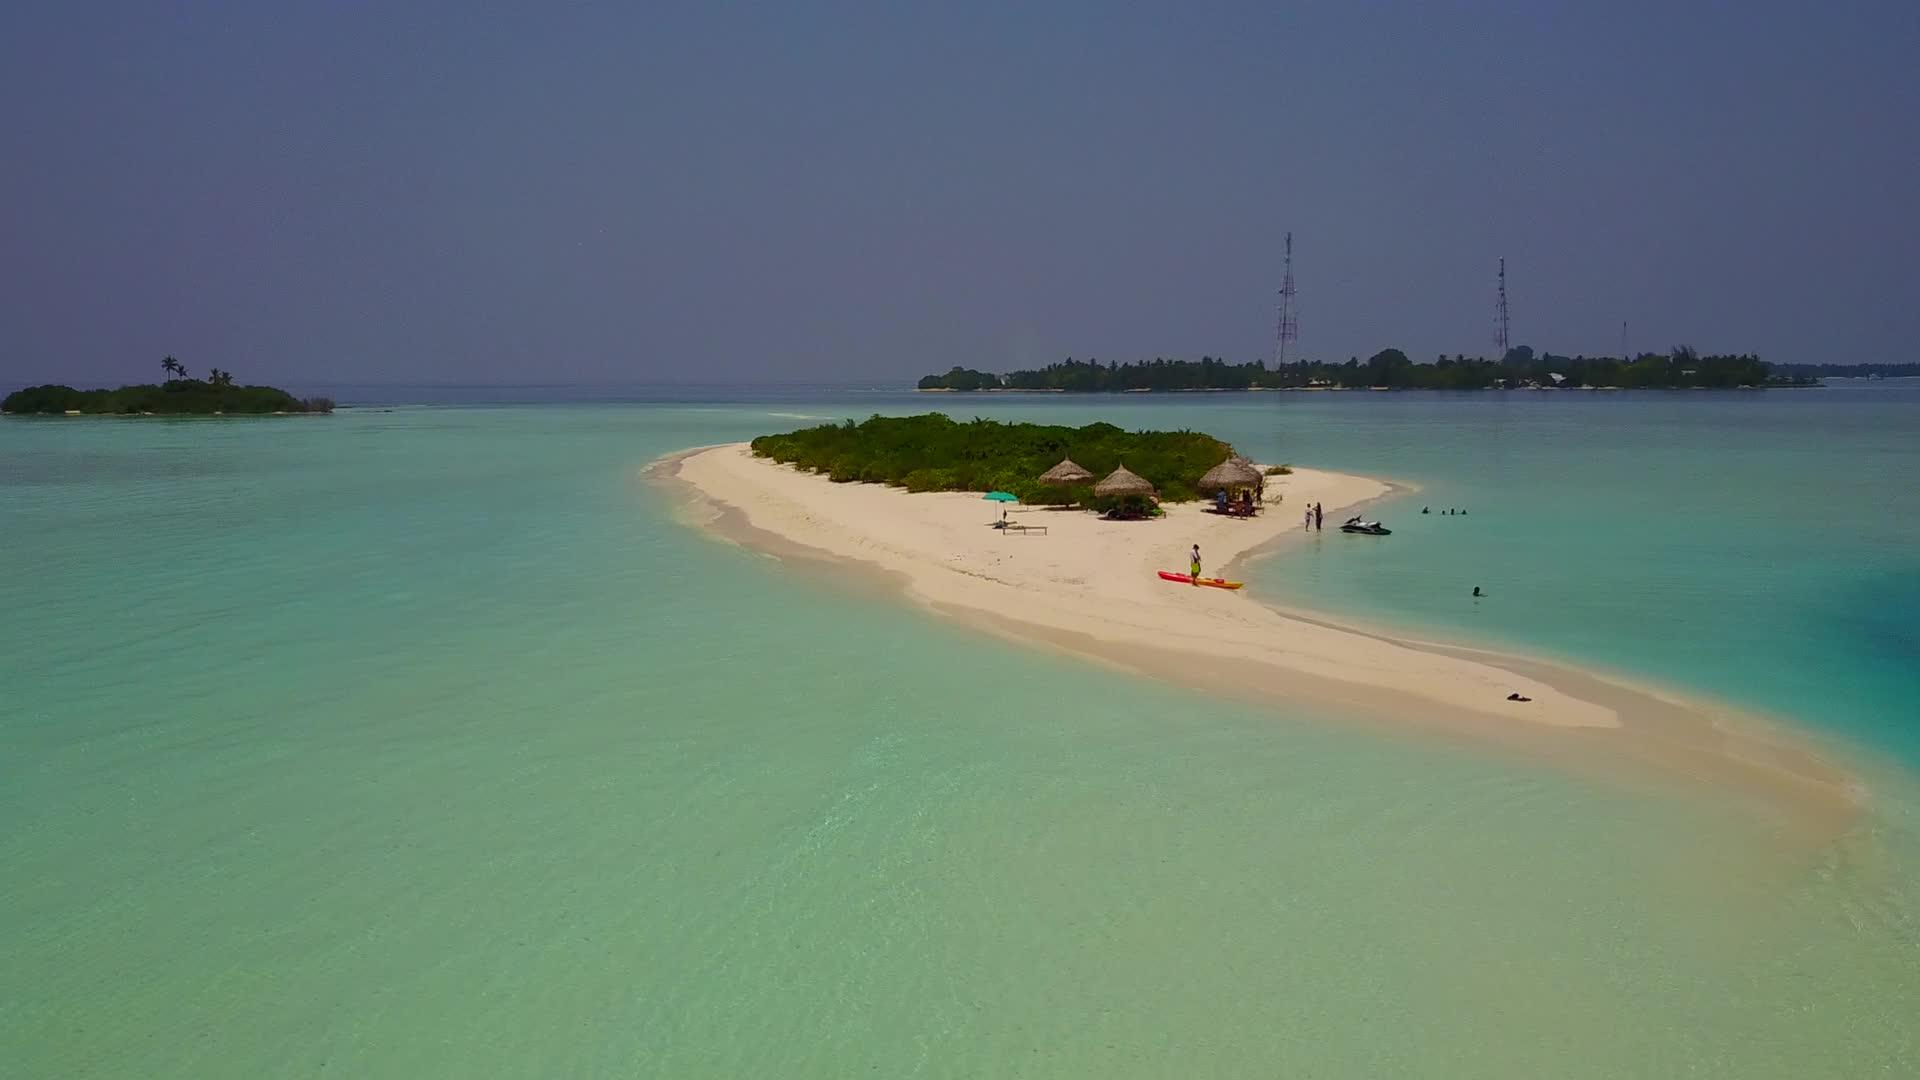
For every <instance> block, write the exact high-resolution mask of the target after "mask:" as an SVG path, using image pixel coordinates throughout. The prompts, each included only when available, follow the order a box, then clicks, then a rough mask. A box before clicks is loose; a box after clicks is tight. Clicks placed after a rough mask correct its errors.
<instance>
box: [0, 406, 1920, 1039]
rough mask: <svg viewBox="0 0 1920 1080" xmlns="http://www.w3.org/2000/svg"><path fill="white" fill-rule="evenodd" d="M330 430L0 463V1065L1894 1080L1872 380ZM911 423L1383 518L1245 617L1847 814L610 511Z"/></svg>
mask: <svg viewBox="0 0 1920 1080" xmlns="http://www.w3.org/2000/svg"><path fill="white" fill-rule="evenodd" d="M333 396H336V397H338V398H340V399H341V400H343V401H347V402H353V403H355V405H356V407H354V408H350V409H345V410H343V411H341V412H340V413H338V414H336V415H334V416H332V417H326V418H319V417H286V418H259V419H237V418H236V419H230V420H157V419H156V420H109V419H45V420H40V419H20V418H8V419H5V420H0V537H4V540H5V547H4V553H5V558H4V559H0V613H4V617H0V822H4V823H5V826H6V828H5V829H4V831H0V867H5V873H4V875H0V956H4V957H5V958H6V962H5V963H4V964H0V1073H4V1074H6V1075H19V1076H30V1077H54V1076H59V1077H71V1076H141V1077H159V1076H182V1077H219V1076H235V1077H259V1076H281V1075H284V1076H355V1077H360V1076H407V1077H416V1076H431V1075H445V1076H490V1075H497V1076H525V1075H554V1074H563V1075H637V1076H674V1077H683V1076H741V1075H777V1076H820V1077H837V1076H845V1075H850V1074H854V1073H861V1074H868V1075H881V1076H933V1077H946V1076H953V1077H959V1076H980V1075H1020V1076H1066V1077H1074V1076H1101V1077H1111V1076H1168V1075H1179V1076H1193V1077H1202V1076H1222V1077H1228V1076H1247V1075H1313V1076H1378V1075H1449V1076H1452V1075H1463V1076H1516V1077H1517V1076H1527V1077H1537V1076H1557V1077H1582V1076H1595V1077H1598V1076H1651V1075H1690V1076H1712V1077H1719V1076H1725V1077H1768V1076H1782V1077H1788V1076H1791V1077H1822V1076H1832V1077H1854V1076H1862V1075H1911V1074H1915V1073H1920V1029H1917V1028H1916V1025H1914V1023H1913V1021H1912V1018H1913V1017H1915V1016H1920V783H1916V782H1915V780H1914V776H1915V772H1914V770H1915V769H1916V768H1920V710H1917V709H1916V707H1915V705H1914V702H1915V701H1916V700H1917V699H1920V662H1917V661H1920V494H1916V491H1920V485H1914V484H1913V483H1912V482H1911V477H1912V476H1913V475H1914V474H1915V472H1916V470H1920V389H1915V388H1911V387H1906V386H1889V385H1885V384H1875V385H1874V386H1872V387H1871V388H1841V387H1838V386H1836V387H1834V388H1831V389H1825V390H1814V391H1775V392H1763V393H1742V394H1734V393H1726V394H1722V393H1697V394H1630V393H1621V394H1612V393H1607V394H1601V393H1584V394H1576V393H1509V394H1465V395H1440V394H1251V395H1240V394H1233V395H1227V394H1222V395H1179V396H1165V397H1163V396H1155V395H1127V396H1120V397H1099V398H1083V397H1066V396H1058V395H1045V396H1023V395H989V396H979V397H961V396H958V395H915V394H911V393H900V392H894V391H886V390H862V389H857V388H820V387H786V388H768V389H759V390H737V389H722V388H682V389H675V390H659V389H646V388H598V389H589V390H581V389H576V388H551V387H529V388H506V389H500V388H447V387H428V388H404V387H386V388H348V389H345V390H335V391H333ZM931 409H940V410H945V411H950V412H954V413H956V414H957V415H960V416H963V417H965V416H972V415H982V416H993V417H999V418H1007V419H1033V420H1040V421H1047V422H1065V423H1085V422H1089V421H1092V420H1095V419H1105V420H1109V421H1112V422H1114V423H1117V424H1121V425H1122V426H1126V427H1157V428H1169V427H1171V428H1193V429H1197V430H1204V431H1209V432H1212V433H1214V434H1216V435H1219V436H1220V437H1222V438H1225V439H1227V440H1228V441H1230V442H1233V443H1234V444H1235V445H1236V447H1237V448H1239V449H1240V450H1242V451H1243V452H1246V453H1248V454H1250V455H1252V456H1254V457H1255V458H1258V459H1261V460H1279V461H1289V462H1294V463H1298V464H1303V465H1312V466H1319V467H1327V468H1335V469H1345V470H1349V471H1355V472H1361V473H1368V474H1372V475H1379V476H1384V477H1387V478H1390V479H1394V480H1397V481H1401V482H1403V483H1405V484H1408V485H1410V486H1417V487H1418V491H1416V492H1412V493H1410V494H1407V495H1404V496H1401V497H1399V498H1397V499H1395V500H1392V501H1389V502H1387V503H1385V504H1382V505H1380V506H1378V507H1376V508H1374V510H1372V511H1371V512H1370V513H1372V514H1374V515H1377V516H1379V517H1381V518H1382V519H1383V520H1385V521H1386V523H1387V524H1388V525H1389V526H1390V527H1392V528H1393V529H1394V534H1393V535H1392V536H1390V537H1384V538H1374V537H1357V536H1345V535H1341V534H1338V533H1335V532H1331V531H1329V532H1326V533H1324V534H1321V535H1317V536H1313V537H1310V538H1308V539H1307V541H1306V542H1305V544H1303V545H1300V546H1298V547H1296V548H1295V549H1293V550H1290V551H1288V552H1286V553H1284V554H1282V555H1280V556H1277V557H1274V558H1271V559H1266V560H1262V561H1257V562H1254V563H1252V564H1251V565H1249V566H1248V567H1246V577H1247V579H1248V581H1249V583H1250V584H1249V593H1250V594H1252V595H1253V597H1254V598H1255V599H1263V600H1267V601H1271V602H1278V603H1283V604H1287V605H1294V606H1299V607H1304V608H1309V609H1312V610H1316V611H1321V612H1327V613H1330V614H1332V615H1335V616H1336V617H1341V618H1346V619H1351V620H1354V621H1360V622H1365V623H1370V624H1379V625H1385V626H1389V627H1393V628H1396V629H1401V630H1406V631H1409V632H1416V633H1420V634H1426V635H1432V636H1436V637H1441V638H1444V639H1448V640H1462V641H1468V642H1484V643H1487V644H1491V645H1497V646H1500V647H1506V648H1517V649H1520V650H1522V651H1527V652H1531V653H1536V654H1541V655H1549V656H1554V657H1559V658H1566V659H1571V660H1574V661H1577V662H1580V663H1584V664H1589V665H1592V666H1596V667H1599V668H1601V669H1603V670H1608V671H1614V672H1618V673H1621V674H1623V675H1626V676H1629V677H1633V678H1638V679H1642V680H1646V681H1650V682H1653V683H1655V684H1657V685H1663V686H1669V687H1672V688H1674V689H1675V690H1679V691H1682V692H1691V693H1696V694H1703V695H1708V696H1711V697H1715V698H1719V699H1723V700H1726V701H1728V702H1730V703H1733V704H1735V705H1738V706H1741V707H1743V708H1747V709H1751V710H1754V711H1757V712H1759V713H1761V714H1763V715H1766V716H1768V717H1771V718H1774V719H1776V720H1778V721H1779V722H1781V723H1785V724H1789V725H1792V726H1794V727H1795V728H1797V729H1798V730H1800V731H1803V732H1806V733H1807V734H1808V735H1809V736H1810V737H1812V738H1815V739H1816V740H1818V741H1820V742H1822V743H1824V744H1826V745H1828V746H1830V747H1831V748H1832V750H1833V752H1834V754H1835V755H1836V756H1838V757H1840V758H1842V759H1844V760H1847V761H1848V762H1849V763H1851V764H1854V765H1855V766H1856V767H1857V768H1858V769H1859V770H1860V771H1861V772H1862V775H1863V776H1864V777H1865V779H1866V781H1867V783H1868V787H1869V790H1870V791H1871V799H1870V801H1869V803H1868V805H1867V808H1866V810H1865V812H1864V813H1863V815H1862V818H1861V821H1860V822H1859V824H1858V826H1857V827H1856V828H1855V829H1854V830H1853V831H1852V832H1851V833H1850V834H1849V835H1848V836H1846V837H1844V838H1842V839H1841V840H1839V841H1838V842H1835V843H1832V844H1827V845H1822V846H1821V847H1820V848H1819V849H1818V850H1813V851H1799V850H1795V851H1787V852H1780V851H1773V850H1770V849H1769V846H1768V844H1767V843H1766V838H1765V836H1764V834H1763V833H1762V832H1757V831H1756V830H1755V829H1754V828H1753V827H1752V824H1751V822H1749V821H1747V820H1745V811H1744V810H1743V808H1741V807H1739V806H1737V805H1733V804H1729V803H1726V802H1724V801H1722V800H1719V799H1716V798H1713V797H1711V795H1710V794H1706V793H1690V792H1685V791H1668V790H1664V789H1659V790H1647V789H1634V790H1626V789H1625V788H1623V787H1622V786H1618V785H1612V784H1609V783H1606V782H1603V781H1599V780H1595V779H1592V778H1583V777H1578V776H1572V775H1568V774H1566V773H1565V772H1562V771H1559V770H1556V769H1554V768H1552V767H1550V766H1547V765H1543V764H1539V763H1532V762H1528V761H1524V760H1518V759H1516V758H1515V757H1514V756H1512V755H1505V754H1500V753H1496V752H1492V751H1488V750H1486V749H1485V748H1481V747H1476V746H1473V745H1471V744H1468V743H1464V742H1461V741H1457V740H1447V739H1442V738H1435V737H1431V736H1425V735H1421V734H1418V733H1409V734H1400V733H1395V732H1390V731H1382V730H1380V729H1379V728H1378V727H1377V726H1366V725H1356V724H1352V723H1348V722H1346V721H1345V720H1344V719H1343V718H1342V717H1340V716H1337V715H1321V714H1318V713H1316V712H1315V711H1313V710H1312V709H1308V708H1303V707H1300V706H1297V705H1295V704H1292V703H1289V702H1286V701H1275V702H1273V703H1271V705H1270V706H1269V707H1261V706H1258V705H1255V704H1248V703H1243V702H1235V701H1230V700H1225V699H1215V698H1212V697H1208V696H1205V695H1197V694H1195V693H1193V692H1191V691H1187V690H1184V689H1180V688H1176V687H1169V686H1162V685H1157V684H1154V683H1150V682H1146V681H1142V680H1139V679H1136V678H1132V677H1128V676H1122V675H1118V674H1115V673H1111V672H1108V671H1105V670H1103V669H1100V668H1097V667H1093V666H1090V665H1083V664H1080V663H1077V662H1075V661H1073V660H1071V659H1068V658H1062V657H1057V656H1053V655H1050V654H1039V653H1036V652H1034V651H1032V650H1029V649H1024V648H1022V647H1020V646H1018V645H1015V644H1010V643H1008V642H1004V641H1000V640H997V639H993V638H988V637H984V636H980V635H977V634H975V633H972V632H970V631H968V630H966V629H964V628H962V627H959V626H956V625H952V624H949V623H947V622H945V621H943V620H940V619H937V618H934V617H931V616H928V615H926V614H924V613H921V612H919V611H916V610H913V609H911V608H909V607H908V606H906V605H905V604H903V603H900V602H898V601H896V600H894V599H892V598H890V597H887V596H884V595H878V594H875V593H874V592H872V591H855V592H850V591H848V590H846V589H845V588H843V587H842V585H841V584H839V583H836V582H833V581H829V580H822V579H819V578H816V577H815V576H812V575H809V574H805V573H801V572H797V571H796V570H794V569H792V568H789V567H784V566H782V565H781V564H779V563H777V562H775V561H773V560H770V559H767V558H764V557H762V556H758V555H756V554H754V553H752V552H748V551H744V550H741V549H739V548H736V547H732V546H730V545H727V544H724V543H721V542H718V541H715V540H712V539H709V538H708V537H707V536H705V535H704V534H702V533H700V532H698V531H697V530H694V529H692V528H690V527H689V526H687V525H686V524H684V523H683V521H682V518H681V513H680V508H679V506H678V505H677V502H676V499H675V497H674V496H673V495H672V493H671V492H669V491H667V490H666V489H663V488H662V487H660V486H658V485H656V484H653V483H650V482H648V481H646V480H645V479H643V477H642V475H641V471H642V469H643V467H644V466H645V465H646V464H647V463H648V462H649V461H651V460H653V459H654V458H656V457H658V456H659V455H661V454H664V453H668V452H671V451H674V450H679V449H683V448H686V447H690V446H696V445H704V444H710V443H717V442H726V441H732V440H738V439H744V438H748V437H751V436H753V435H756V434H760V433H764V432H768V431H775V430H782V429H785V428H790V427H794V426H800V425H804V424H809V423H817V422H826V421H829V420H839V419H842V418H846V417H856V418H858V417H864V416H866V415H869V414H872V413H906V412H918V411H927V410H931ZM1422 506H1428V507H1430V508H1431V509H1432V510H1433V511H1434V512H1433V513H1430V514H1425V515H1422V514H1420V513H1419V510H1420V508H1421V507H1422ZM1450 507H1451V508H1464V509H1466V510H1467V511H1468V513H1467V514H1466V515H1464V516H1461V515H1447V514H1445V513H1443V511H1444V510H1445V509H1447V508H1450ZM1475 585H1479V586H1481V587H1482V588H1483V589H1484V590H1485V591H1486V592H1487V594H1488V595H1487V597H1486V598H1485V599H1483V600H1480V601H1478V602H1475V601H1474V600H1472V598H1471V597H1470V595H1469V594H1470V591H1471V589H1472V587H1473V586H1475Z"/></svg>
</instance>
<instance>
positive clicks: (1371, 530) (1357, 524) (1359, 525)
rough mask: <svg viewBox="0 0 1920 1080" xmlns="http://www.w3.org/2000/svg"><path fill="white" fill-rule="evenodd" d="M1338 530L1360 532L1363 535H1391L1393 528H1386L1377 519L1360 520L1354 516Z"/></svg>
mask: <svg viewBox="0 0 1920 1080" xmlns="http://www.w3.org/2000/svg"><path fill="white" fill-rule="evenodd" d="M1340 531H1341V532H1343V533H1360V534H1361V535H1363V536H1392V535H1393V530H1392V529H1389V528H1387V527H1386V526H1385V525H1382V524H1380V523H1379V522H1377V521H1361V520H1360V519H1359V518H1354V519H1353V520H1352V521H1349V522H1347V523H1346V524H1344V525H1342V526H1340Z"/></svg>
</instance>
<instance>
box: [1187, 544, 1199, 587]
mask: <svg viewBox="0 0 1920 1080" xmlns="http://www.w3.org/2000/svg"><path fill="white" fill-rule="evenodd" d="M1191 563H1192V568H1193V573H1191V574H1189V575H1187V576H1188V577H1190V578H1192V579H1193V583H1194V584H1195V585H1198V584H1200V545H1199V544H1195V545H1193V558H1192V560H1191Z"/></svg>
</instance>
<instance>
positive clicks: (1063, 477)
mask: <svg viewBox="0 0 1920 1080" xmlns="http://www.w3.org/2000/svg"><path fill="white" fill-rule="evenodd" d="M1091 479H1093V474H1092V473H1090V472H1088V471H1087V470H1085V469H1083V468H1081V467H1080V466H1078V465H1075V464H1074V463H1073V459H1072V458H1061V459H1060V464H1058V465H1055V466H1054V467H1053V468H1051V469H1048V470H1047V471H1046V472H1043V473H1041V474H1040V482H1041V483H1043V484H1061V485H1066V484H1084V483H1086V482H1087V481H1089V480H1091Z"/></svg>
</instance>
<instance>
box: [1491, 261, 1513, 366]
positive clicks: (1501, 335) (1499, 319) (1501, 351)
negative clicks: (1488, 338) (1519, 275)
mask: <svg viewBox="0 0 1920 1080" xmlns="http://www.w3.org/2000/svg"><path fill="white" fill-rule="evenodd" d="M1511 347H1512V346H1511V344H1510V343H1509V342H1508V340H1507V260H1506V257H1505V256H1502V257H1501V259H1500V291H1499V293H1498V299H1497V300H1495V301H1494V305H1493V351H1494V354H1495V359H1496V360H1505V359H1506V358H1507V350H1508V349H1509V348H1511Z"/></svg>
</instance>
